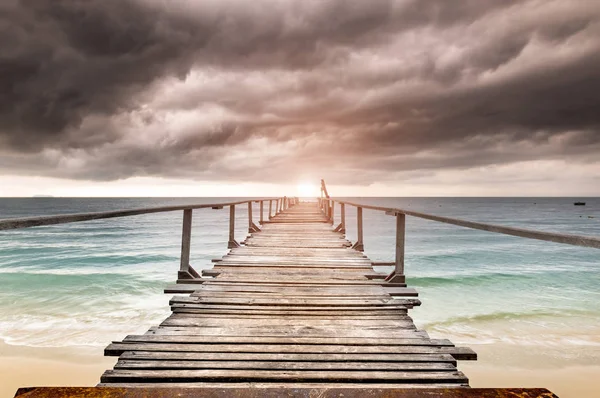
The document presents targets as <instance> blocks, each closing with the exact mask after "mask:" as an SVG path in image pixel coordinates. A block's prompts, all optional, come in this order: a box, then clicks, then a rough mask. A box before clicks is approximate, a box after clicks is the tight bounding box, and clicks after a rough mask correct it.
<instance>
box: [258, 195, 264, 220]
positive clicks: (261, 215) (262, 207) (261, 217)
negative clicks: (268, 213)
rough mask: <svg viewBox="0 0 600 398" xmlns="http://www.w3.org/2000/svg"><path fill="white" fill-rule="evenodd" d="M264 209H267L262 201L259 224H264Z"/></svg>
mask: <svg viewBox="0 0 600 398" xmlns="http://www.w3.org/2000/svg"><path fill="white" fill-rule="evenodd" d="M264 207H265V205H264V202H263V201H262V200H261V201H260V219H259V220H258V222H259V223H260V224H262V223H263V210H264Z"/></svg>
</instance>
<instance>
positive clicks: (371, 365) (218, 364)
mask: <svg viewBox="0 0 600 398" xmlns="http://www.w3.org/2000/svg"><path fill="white" fill-rule="evenodd" d="M115 369H147V370H157V369H257V370H268V369H273V370H323V371H331V370H365V371H393V370H395V371H444V370H449V371H452V370H456V368H455V367H454V365H453V364H452V363H451V362H430V361H427V362H281V361H189V360H188V361H186V360H179V361H165V360H127V359H119V361H118V362H117V364H116V365H115Z"/></svg>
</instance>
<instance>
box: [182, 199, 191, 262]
mask: <svg viewBox="0 0 600 398" xmlns="http://www.w3.org/2000/svg"><path fill="white" fill-rule="evenodd" d="M191 242H192V209H185V210H184V211H183V231H182V233H181V261H180V263H179V271H182V272H185V273H187V272H188V269H189V267H190V244H191Z"/></svg>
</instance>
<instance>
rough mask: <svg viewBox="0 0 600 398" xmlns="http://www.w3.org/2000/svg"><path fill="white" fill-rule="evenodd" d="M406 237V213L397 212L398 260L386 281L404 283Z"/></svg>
mask: <svg viewBox="0 0 600 398" xmlns="http://www.w3.org/2000/svg"><path fill="white" fill-rule="evenodd" d="M405 237H406V215H405V214H404V213H396V261H395V262H394V270H393V271H392V273H391V274H389V275H388V277H387V278H385V280H386V282H390V283H404V282H405V280H406V278H405V276H404V240H405Z"/></svg>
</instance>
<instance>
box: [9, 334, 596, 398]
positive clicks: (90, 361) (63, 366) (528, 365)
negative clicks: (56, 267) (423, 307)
mask: <svg viewBox="0 0 600 398" xmlns="http://www.w3.org/2000/svg"><path fill="white" fill-rule="evenodd" d="M471 346H472V348H473V349H474V350H475V351H476V352H477V353H478V356H479V358H480V359H479V360H478V361H459V363H458V368H459V370H460V371H462V372H464V373H465V374H466V375H467V377H469V382H470V385H471V386H472V387H498V388H500V387H543V388H547V389H549V390H550V391H552V392H554V393H555V394H556V395H558V396H559V397H561V398H594V397H597V396H598V391H600V379H599V378H598V377H597V375H598V374H600V365H593V364H587V365H581V364H577V363H576V361H565V362H564V366H559V365H558V362H554V363H550V364H549V363H548V362H547V361H546V359H547V358H546V357H547V355H548V353H546V352H538V354H539V355H532V353H531V352H529V353H525V355H523V358H522V360H519V359H517V360H516V362H515V357H514V355H513V354H512V353H511V354H510V358H512V360H510V361H508V362H507V361H505V360H499V358H502V357H503V356H499V354H502V353H504V352H505V351H506V347H504V346H503V345H500V344H495V345H494V344H487V345H476V344H475V345H474V344H471ZM513 348H514V350H509V351H514V352H517V351H519V352H523V350H522V349H523V347H516V346H515V347H513ZM506 358H509V357H506V356H504V359H506ZM116 360H117V358H116V357H104V356H103V348H102V347H90V346H69V347H41V348H36V347H27V346H15V345H9V344H6V343H4V342H1V341H0V396H3V397H12V396H14V394H15V392H16V391H17V388H19V387H33V386H94V385H96V384H97V383H99V382H100V376H101V375H102V373H103V372H104V371H105V370H107V369H111V368H112V367H113V366H114V364H115V362H116Z"/></svg>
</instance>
